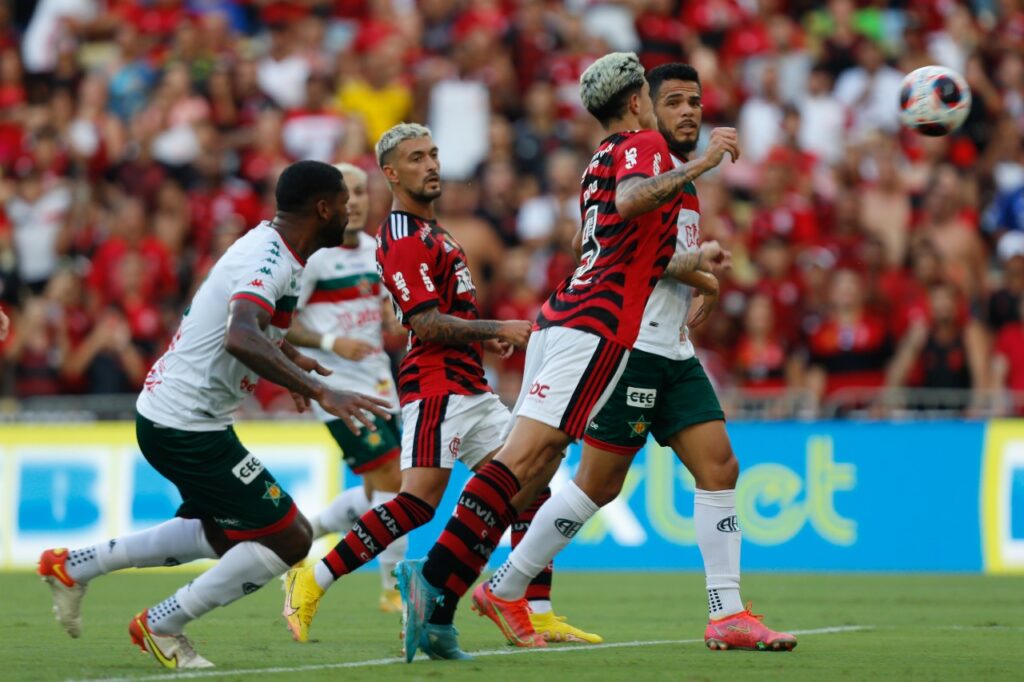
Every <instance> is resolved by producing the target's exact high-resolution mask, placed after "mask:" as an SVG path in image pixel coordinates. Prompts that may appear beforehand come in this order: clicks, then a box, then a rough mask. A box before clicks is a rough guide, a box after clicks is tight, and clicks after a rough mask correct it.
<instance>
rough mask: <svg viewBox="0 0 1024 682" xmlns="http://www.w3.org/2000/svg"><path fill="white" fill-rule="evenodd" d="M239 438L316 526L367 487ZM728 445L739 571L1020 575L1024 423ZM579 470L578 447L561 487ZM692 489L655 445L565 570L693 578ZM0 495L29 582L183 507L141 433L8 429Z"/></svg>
mask: <svg viewBox="0 0 1024 682" xmlns="http://www.w3.org/2000/svg"><path fill="white" fill-rule="evenodd" d="M238 430H239V434H240V436H241V438H242V440H243V442H244V443H246V444H247V446H248V447H249V448H250V449H251V450H252V451H253V452H254V453H256V454H257V456H259V457H260V459H261V460H263V461H264V463H265V464H266V465H267V467H268V468H269V469H271V471H273V472H274V474H275V476H276V477H277V478H278V480H279V481H280V482H281V483H282V485H283V486H284V487H285V489H286V490H288V491H289V492H290V493H291V494H292V496H293V497H294V498H295V499H296V501H297V502H298V503H299V506H300V508H302V509H303V511H304V512H306V513H307V515H312V514H315V513H316V512H317V511H319V510H320V509H322V508H323V507H324V506H325V505H326V504H327V503H328V502H329V501H330V500H331V499H332V497H333V496H334V495H335V494H336V493H337V492H338V491H339V490H340V489H341V488H342V487H343V486H346V487H347V486H349V485H354V484H357V482H358V479H357V478H355V477H354V476H353V475H352V474H351V473H350V472H344V473H342V468H341V466H340V464H339V460H338V452H337V448H336V446H335V445H334V443H333V441H332V440H331V439H330V437H329V435H328V434H327V432H326V430H325V429H324V428H323V427H322V426H321V425H319V424H316V423H300V424H296V423H251V424H240V425H239V429H238ZM729 433H730V436H731V438H732V442H733V447H734V450H735V451H736V453H737V456H738V457H739V459H740V463H741V474H740V480H739V485H738V487H737V496H736V499H737V516H738V519H739V523H740V527H741V528H742V531H743V538H744V543H743V555H742V563H743V567H744V569H747V570H811V571H814V570H852V571H912V570H921V571H981V570H987V571H991V572H1024V423H1022V422H1018V421H997V422H991V423H984V422H938V423H935V422H932V423H906V424H900V423H853V422H808V423H799V422H787V423H734V424H730V425H729ZM578 463H579V448H578V446H574V447H573V448H571V449H570V452H569V455H568V457H567V459H566V460H565V462H564V463H563V466H562V468H561V469H560V470H559V472H558V474H557V475H556V478H555V481H554V482H553V484H552V487H553V488H556V489H557V487H558V486H559V485H561V484H564V482H565V481H567V480H569V479H570V478H571V476H572V475H573V472H574V471H575V468H576V466H577V465H578ZM467 478H468V472H466V470H465V469H464V468H462V467H461V466H457V467H456V470H455V472H454V474H453V476H452V481H451V484H450V486H449V490H448V493H447V495H446V497H445V499H444V501H443V502H442V504H441V507H440V509H439V510H438V513H437V515H436V516H435V518H434V520H433V521H432V522H431V524H429V525H428V526H427V527H426V528H423V529H420V530H418V531H416V532H415V533H414V534H413V535H412V538H411V550H410V551H411V555H413V556H417V555H422V554H424V553H425V552H426V550H427V549H428V548H429V546H430V545H431V544H432V542H433V541H434V540H435V539H436V538H437V536H438V535H439V533H440V531H441V529H442V528H443V526H444V523H445V522H446V521H447V518H448V516H449V514H450V513H451V509H452V507H453V505H454V502H455V499H456V497H457V495H458V492H459V490H460V489H461V487H462V485H463V484H464V482H465V480H466V479H467ZM693 489H694V485H693V479H692V478H691V477H690V476H689V474H688V473H687V471H686V469H685V468H684V467H683V466H682V465H681V464H680V463H679V462H678V460H677V459H676V457H675V455H674V454H673V453H672V452H671V450H668V449H665V448H661V447H659V446H657V445H656V444H654V443H653V442H649V443H648V446H647V448H646V449H645V450H643V451H641V452H640V453H639V454H638V455H637V458H636V460H635V463H634V466H633V468H632V469H631V471H630V474H629V477H628V479H627V481H626V485H625V488H624V490H623V493H622V495H621V496H620V497H619V499H617V500H616V501H615V502H613V503H612V504H610V505H608V506H607V507H606V508H604V509H603V510H601V512H600V513H599V514H598V516H596V517H595V518H594V519H592V520H591V521H590V522H589V523H588V524H586V525H585V526H584V527H583V529H582V530H580V532H579V533H578V534H577V536H576V538H575V539H574V540H573V542H572V544H570V546H569V547H568V549H566V551H565V552H563V554H562V555H560V556H559V557H558V560H557V563H558V565H559V566H560V567H562V568H568V569H612V570H616V569H622V570H626V569H630V570H635V569H663V570H664V569H668V570H674V569H699V568H700V567H701V559H700V554H699V552H698V550H697V546H696V534H695V532H694V527H693V520H692V517H693ZM0 492H2V496H0V568H29V567H31V566H32V565H33V563H34V561H35V559H36V557H37V556H38V553H39V551H40V550H41V549H43V548H45V547H48V546H54V545H70V546H80V545H84V544H92V543H96V542H102V541H104V540H105V539H107V538H109V537H111V536H115V535H118V534H122V533H126V532H132V531H135V530H140V529H142V528H145V527H148V526H151V525H154V524H156V523H159V522H160V521H162V520H164V519H166V518H168V517H169V516H170V515H172V514H173V513H174V510H175V509H176V507H177V504H178V502H179V498H178V496H177V492H176V490H175V489H174V487H173V486H172V485H171V484H170V483H168V482H167V481H165V480H164V479H163V478H161V477H160V476H159V475H158V474H157V473H156V472H155V471H153V470H152V469H151V468H150V467H149V465H148V464H147V463H146V462H145V460H143V459H142V458H141V455H140V454H139V452H138V448H137V446H136V444H135V442H134V429H133V428H132V425H131V424H93V425H85V424H83V425H71V426H64V427H47V428H46V429H39V428H33V427H31V426H5V427H0ZM507 543H508V540H507V538H506V539H505V541H504V542H503V546H502V547H499V549H498V551H497V552H496V553H495V556H494V558H493V559H492V565H496V564H497V562H498V561H501V560H502V559H504V557H505V556H506V555H507V552H508V545H507ZM325 549H326V545H325V544H321V545H320V546H319V547H317V548H316V549H314V553H322V552H323V551H324V550H325Z"/></svg>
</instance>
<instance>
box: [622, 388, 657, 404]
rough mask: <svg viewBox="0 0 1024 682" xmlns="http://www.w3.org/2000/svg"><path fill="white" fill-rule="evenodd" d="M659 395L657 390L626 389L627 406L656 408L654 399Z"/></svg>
mask: <svg viewBox="0 0 1024 682" xmlns="http://www.w3.org/2000/svg"><path fill="white" fill-rule="evenodd" d="M657 395H658V389H656V388H633V387H632V386H630V387H629V388H627V389H626V404H627V405H629V406H630V407H647V408H651V407H654V399H655V398H656V397H657Z"/></svg>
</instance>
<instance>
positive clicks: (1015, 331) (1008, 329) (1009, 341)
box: [996, 324, 1024, 391]
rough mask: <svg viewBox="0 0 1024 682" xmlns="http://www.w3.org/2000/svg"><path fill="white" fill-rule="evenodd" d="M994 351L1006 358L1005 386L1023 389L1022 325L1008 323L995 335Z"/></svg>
mask: <svg viewBox="0 0 1024 682" xmlns="http://www.w3.org/2000/svg"><path fill="white" fill-rule="evenodd" d="M996 353H998V354H999V355H1002V356H1003V357H1004V358H1006V362H1007V364H1008V365H1009V373H1008V374H1007V377H1006V387H1007V388H1009V389H1011V390H1014V391H1024V325H1019V324H1009V325H1006V326H1005V327H1003V328H1002V330H1001V331H1000V332H999V336H997V337H996Z"/></svg>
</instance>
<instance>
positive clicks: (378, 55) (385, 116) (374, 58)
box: [336, 37, 413, 147]
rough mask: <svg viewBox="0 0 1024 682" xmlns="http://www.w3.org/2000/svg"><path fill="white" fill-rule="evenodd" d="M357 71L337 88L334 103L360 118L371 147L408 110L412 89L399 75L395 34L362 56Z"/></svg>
mask: <svg viewBox="0 0 1024 682" xmlns="http://www.w3.org/2000/svg"><path fill="white" fill-rule="evenodd" d="M362 59H363V68H362V69H361V70H360V72H359V75H358V76H356V77H354V78H351V79H349V80H348V81H347V82H345V83H344V85H342V86H341V89H340V90H338V95H337V100H336V105H337V107H338V108H339V109H340V110H341V111H343V112H345V113H347V114H352V115H354V116H359V117H360V118H362V120H363V123H364V125H365V128H366V142H367V144H368V145H370V146H371V147H372V146H373V145H375V144H377V140H379V139H380V136H381V135H383V134H384V131H386V130H387V129H388V128H390V127H392V126H394V125H396V124H398V123H401V122H402V121H404V120H406V119H407V118H408V117H409V115H410V114H411V113H412V104H413V100H412V90H411V89H410V88H409V86H408V84H407V83H405V82H404V81H403V79H402V66H403V62H402V49H401V45H400V44H399V40H398V38H397V37H395V38H391V39H388V40H383V41H381V42H380V44H378V45H376V46H374V47H372V48H370V49H369V50H368V52H367V53H366V54H365V55H364V56H363V58H362Z"/></svg>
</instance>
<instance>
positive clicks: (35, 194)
mask: <svg viewBox="0 0 1024 682" xmlns="http://www.w3.org/2000/svg"><path fill="white" fill-rule="evenodd" d="M25 164H26V165H25V166H23V167H22V169H19V170H20V173H19V174H20V176H21V177H20V178H19V180H18V181H17V183H16V186H15V187H16V188H15V194H14V196H13V197H11V198H10V199H9V200H8V201H7V206H6V207H5V208H6V211H7V217H8V219H9V220H10V221H11V229H12V232H13V234H14V252H15V256H16V258H17V262H18V277H19V278H20V280H21V282H22V283H23V284H25V285H26V286H27V287H29V288H30V289H31V290H32V291H33V292H34V293H37V294H39V293H42V291H43V288H44V287H45V286H46V283H47V282H48V281H49V279H50V276H51V275H53V273H54V271H56V269H57V263H58V260H59V258H60V254H61V252H62V251H63V250H64V247H65V242H66V238H67V234H66V231H65V227H66V221H67V215H68V210H69V209H70V208H71V192H70V190H69V189H68V187H67V185H66V184H65V183H64V182H63V181H62V180H60V179H59V178H56V177H44V176H43V174H42V173H41V171H40V170H39V169H38V168H36V167H35V166H34V165H32V162H31V161H26V162H25Z"/></svg>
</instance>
